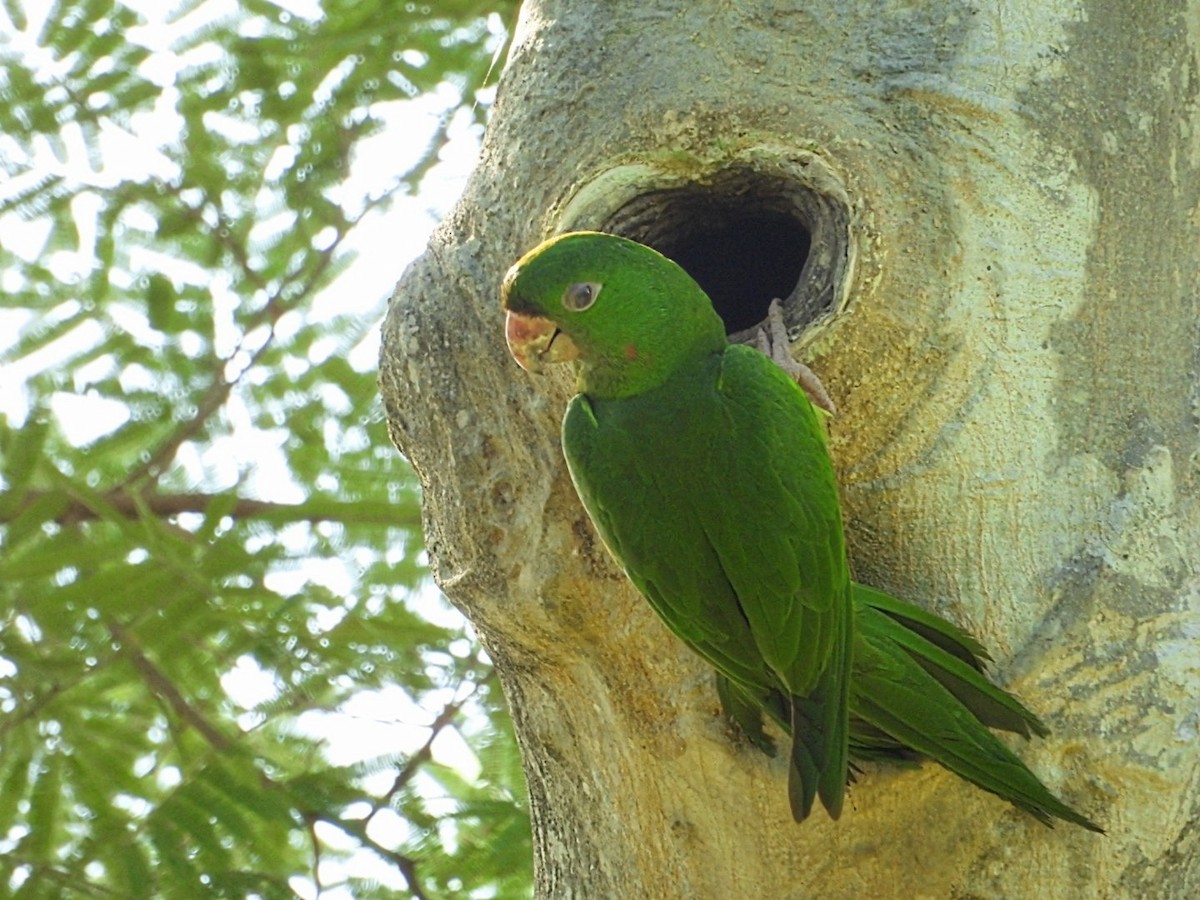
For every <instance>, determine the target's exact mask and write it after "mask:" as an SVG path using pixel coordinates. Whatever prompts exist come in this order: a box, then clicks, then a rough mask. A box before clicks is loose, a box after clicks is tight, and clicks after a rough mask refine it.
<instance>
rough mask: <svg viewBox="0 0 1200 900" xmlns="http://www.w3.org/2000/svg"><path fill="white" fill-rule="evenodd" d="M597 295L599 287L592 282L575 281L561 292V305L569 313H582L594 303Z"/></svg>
mask: <svg viewBox="0 0 1200 900" xmlns="http://www.w3.org/2000/svg"><path fill="white" fill-rule="evenodd" d="M599 293H600V285H598V284H596V283H595V282H594V281H577V282H575V283H574V284H571V285H568V286H567V289H566V290H565V291H563V296H562V305H563V306H565V307H566V308H567V309H569V310H570V311H571V312H583V311H584V310H585V309H587V308H588V307H589V306H591V305H592V304H593V303H595V302H596V297H597V295H599Z"/></svg>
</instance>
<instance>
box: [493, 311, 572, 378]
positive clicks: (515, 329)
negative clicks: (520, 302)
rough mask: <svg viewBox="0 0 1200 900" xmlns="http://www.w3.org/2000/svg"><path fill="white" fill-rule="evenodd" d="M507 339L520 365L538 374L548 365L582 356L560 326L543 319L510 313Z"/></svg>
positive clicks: (507, 318)
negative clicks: (560, 329) (559, 328)
mask: <svg viewBox="0 0 1200 900" xmlns="http://www.w3.org/2000/svg"><path fill="white" fill-rule="evenodd" d="M504 339H505V340H506V341H508V352H509V353H511V354H512V356H513V359H515V360H516V361H517V365H518V366H520V367H521V368H522V369H524V370H525V371H526V372H533V373H535V374H537V373H539V372H541V371H542V369H543V367H544V366H545V365H546V364H549V363H560V362H569V361H570V360H572V359H576V358H577V357H578V356H579V349H578V348H577V347H576V346H575V343H574V342H573V341H572V340H571V339H570V338H569V337H567V336H566V334H564V333H563V332H561V331H559V330H558V326H557V325H555V324H554V323H553V322H551V321H550V320H549V319H543V318H542V317H541V316H529V315H525V314H524V313H517V312H512V311H511V310H510V311H509V313H508V315H507V317H506V318H505V320H504Z"/></svg>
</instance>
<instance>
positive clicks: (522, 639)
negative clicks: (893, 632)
mask: <svg viewBox="0 0 1200 900" xmlns="http://www.w3.org/2000/svg"><path fill="white" fill-rule="evenodd" d="M1198 43H1200V3H1197V2H1195V0H1192V2H1184V0H1175V2H1169V0H1141V2H1139V3H1137V4H1131V3H1129V2H1124V0H1058V2H1045V0H997V2H995V3H991V4H984V5H978V4H971V3H966V2H953V0H941V2H928V3H907V2H899V0H874V2H848V0H842V2H838V0H824V2H807V3H800V2H794V3H793V2H779V0H742V2H737V3H733V2H719V0H705V2H697V0H652V2H644V0H611V2H605V3H594V2H583V0H575V2H569V0H528V2H527V3H526V6H525V9H524V10H523V12H522V16H521V21H520V23H519V26H518V34H517V37H516V41H515V44H514V48H513V51H512V56H511V60H510V62H509V65H508V68H507V70H506V72H505V75H504V78H503V81H502V85H501V90H500V97H499V100H498V103H497V105H496V110H495V117H494V120H493V122H492V125H491V127H490V129H489V132H488V136H487V139H486V141H485V146H484V152H483V158H482V161H481V164H480V166H479V169H478V171H477V172H476V174H475V176H474V177H473V179H472V181H471V183H470V185H469V187H468V189H467V192H466V195H465V197H464V198H463V200H462V202H461V203H460V204H459V205H458V207H457V208H456V209H455V211H454V212H453V214H452V215H451V216H450V217H449V218H448V220H447V221H446V222H445V223H444V224H443V225H442V226H441V228H440V229H439V230H438V232H437V234H436V235H435V237H434V238H433V240H432V243H431V245H430V247H429V249H428V251H427V252H426V254H425V255H424V256H423V257H422V258H421V259H420V260H418V261H417V262H416V263H415V264H414V265H413V267H412V268H411V269H410V270H409V271H408V273H407V274H406V275H405V277H404V279H403V281H402V282H401V284H400V286H399V288H398V289H397V293H396V297H395V301H394V303H393V305H392V308H391V311H390V313H389V316H388V319H387V323H386V326H385V334H384V350H383V357H382V384H383V393H384V397H385V400H386V404H387V410H388V417H389V422H390V425H391V429H392V434H393V436H394V439H395V441H396V443H397V444H398V445H399V447H400V448H401V450H402V451H403V452H404V453H405V454H406V455H407V456H408V458H409V459H410V460H411V461H412V463H413V465H414V466H415V467H416V469H417V471H418V472H419V474H420V477H421V480H422V483H423V485H424V489H425V513H426V528H427V541H428V546H429V551H430V555H431V559H432V561H433V565H434V569H435V573H436V575H437V578H438V581H439V583H440V584H441V585H442V587H443V588H444V590H445V591H446V593H447V594H448V595H449V597H450V598H451V599H452V600H453V601H454V602H456V603H457V604H458V605H460V606H461V607H462V609H464V610H465V611H466V613H467V615H468V616H470V618H471V619H472V620H473V621H474V622H475V623H476V625H477V626H478V629H479V633H480V635H481V637H482V639H483V641H484V643H485V644H486V646H487V648H488V650H489V651H490V652H491V654H492V656H493V658H494V659H495V662H496V666H497V669H498V671H499V673H500V676H501V679H502V681H503V683H504V686H505V689H506V691H507V694H508V697H509V700H510V702H511V705H512V710H513V715H514V718H515V721H516V724H517V729H518V735H519V738H520V741H521V745H522V748H523V752H524V755H525V762H526V768H527V772H528V776H529V784H530V793H531V800H532V808H533V817H534V824H535V829H536V837H535V844H536V848H537V849H536V853H537V859H536V866H537V883H538V888H539V891H540V894H541V895H542V896H546V897H561V896H579V897H804V896H821V897H857V896H895V897H945V896H958V897H968V896H969V897H1019V896H1025V897H1033V896H1037V897H1072V898H1074V897H1110V896H1141V897H1167V896H1194V895H1197V894H1200V837H1198V836H1200V830H1197V829H1196V828H1195V826H1194V824H1193V822H1194V821H1195V820H1196V819H1197V817H1198V816H1200V790H1198V785H1197V780H1198V773H1200V765H1198V763H1200V739H1198V731H1200V699H1198V698H1200V573H1198V565H1197V560H1198V557H1200V550H1198V549H1197V548H1198V547H1200V503H1198V501H1197V493H1198V492H1197V487H1198V481H1200V440H1198V417H1200V389H1198V377H1197V368H1198V350H1197V348H1198V346H1200V326H1198V305H1200V304H1198V300H1197V297H1198V287H1200V285H1198V275H1197V273H1198V271H1200V240H1198V238H1200V208H1198V206H1197V201H1198V195H1200V176H1198V169H1200V113H1198V108H1197V102H1196V98H1197V89H1198V86H1200V81H1198V67H1197V59H1198V49H1197V47H1198ZM580 227H591V228H603V229H607V230H614V231H618V232H620V233H623V234H627V235H629V236H632V237H635V238H640V239H642V240H645V241H647V242H648V243H651V244H653V245H655V246H658V247H659V248H660V249H662V250H664V251H665V252H668V253H669V254H671V255H674V256H676V257H677V258H679V259H680V261H681V262H683V263H684V264H685V265H687V266H688V267H689V268H692V269H693V270H694V274H695V273H699V274H698V277H701V276H702V280H707V283H708V285H709V286H710V287H711V289H712V291H713V293H714V294H715V295H716V300H717V302H718V307H719V309H720V310H721V312H722V313H723V315H724V316H725V317H726V320H727V322H728V323H729V324H730V327H731V329H733V330H736V329H737V328H741V327H745V325H746V324H749V323H752V322H753V321H755V319H756V318H757V317H759V316H761V314H762V311H763V309H765V306H766V302H767V301H768V300H769V299H770V295H772V294H779V295H788V294H789V293H790V296H788V299H787V302H786V304H785V306H786V310H785V315H786V318H787V321H788V324H789V326H790V327H791V330H792V336H793V337H794V338H796V340H797V342H796V345H795V347H794V350H795V352H796V353H797V355H798V356H800V357H803V358H804V359H806V360H807V361H808V362H809V363H810V364H811V365H812V366H813V367H814V368H815V369H816V371H817V372H818V373H819V374H820V375H821V376H822V378H823V380H824V382H825V385H826V386H827V387H828V388H829V389H830V392H831V393H832V395H833V398H834V400H835V401H836V403H837V405H838V407H839V414H838V416H837V417H836V418H835V419H834V420H833V422H832V425H831V446H832V452H833V456H834V458H835V462H836V465H837V468H838V470H839V474H840V477H841V483H842V487H843V496H844V504H845V509H846V515H847V523H848V533H849V540H850V546H851V553H852V562H853V565H854V567H855V569H856V573H857V576H858V577H859V578H860V580H863V581H866V582H868V583H871V584H876V585H879V586H881V587H884V588H887V589H891V590H893V591H894V592H896V593H898V594H899V595H901V596H904V597H907V598H910V599H913V600H916V601H918V602H920V603H923V604H925V605H926V606H928V607H929V608H932V609H935V610H937V611H938V612H940V613H942V614H945V615H947V616H949V617H950V618H952V619H954V620H956V621H958V622H960V623H961V624H963V625H965V626H967V627H969V628H970V629H971V630H972V631H973V632H975V633H976V634H977V635H978V636H979V637H980V638H981V639H982V640H983V642H984V643H985V644H986V645H987V646H988V647H989V648H990V649H991V650H992V652H993V655H994V656H995V657H996V659H997V672H998V673H999V677H1000V679H1001V681H1002V682H1003V683H1005V684H1007V686H1009V687H1010V688H1011V689H1013V690H1015V691H1016V692H1017V693H1018V694H1019V695H1020V696H1021V697H1022V698H1023V699H1025V700H1026V701H1027V702H1028V703H1029V704H1030V705H1031V706H1032V707H1033V708H1034V709H1035V710H1038V711H1039V712H1040V713H1042V714H1043V715H1044V716H1045V718H1046V719H1047V721H1048V723H1049V724H1050V726H1051V728H1052V729H1053V735H1052V737H1051V738H1050V739H1048V740H1044V741H1037V742H1034V743H1031V744H1028V745H1025V746H1021V747H1019V748H1018V749H1019V752H1020V753H1021V754H1022V756H1023V757H1024V758H1025V759H1026V760H1027V761H1028V762H1029V763H1030V764H1031V766H1032V767H1033V768H1034V769H1035V770H1036V771H1037V772H1038V773H1039V774H1040V775H1042V776H1043V778H1044V779H1045V780H1046V781H1047V782H1048V783H1049V784H1050V785H1052V786H1053V787H1054V788H1055V789H1056V790H1057V791H1059V792H1060V793H1061V794H1062V795H1063V796H1064V797H1065V798H1066V799H1067V800H1068V801H1069V802H1071V803H1073V804H1075V805H1077V806H1078V807H1079V808H1080V809H1081V810H1083V811H1084V812H1086V813H1087V814H1088V815H1090V816H1092V817H1094V818H1096V819H1098V820H1099V821H1100V822H1102V823H1104V824H1105V825H1106V826H1107V828H1108V829H1109V831H1110V834H1109V836H1107V837H1099V836H1096V835H1092V834H1087V833H1084V832H1083V831H1081V830H1077V829H1072V828H1070V827H1066V826H1060V827H1058V828H1057V829H1055V830H1049V829H1046V828H1044V827H1042V826H1041V825H1039V824H1038V823H1037V822H1035V821H1034V820H1033V819H1032V818H1030V817H1029V816H1025V815H1022V814H1020V813H1019V812H1017V811H1015V810H1014V809H1012V808H1011V807H1009V806H1008V805H1006V804H1005V803H1003V802H1001V801H999V800H997V799H995V798H993V797H992V796H990V795H987V794H984V793H982V792H980V791H978V790H975V789H974V788H972V787H970V786H968V785H966V784H964V783H962V782H960V781H959V780H957V779H956V778H954V777H953V776H951V775H949V774H947V773H945V772H943V771H941V770H940V769H938V768H937V767H934V766H929V765H927V766H925V767H922V768H920V769H915V770H898V769H895V768H880V767H875V766H871V767H868V768H867V770H866V772H865V773H864V774H863V775H862V776H861V777H860V778H859V779H858V781H857V782H856V783H855V785H854V786H853V788H852V790H851V794H850V798H849V803H848V808H847V810H846V812H845V813H844V814H843V816H842V819H841V821H839V822H836V823H835V822H830V821H828V820H827V819H825V818H824V817H823V814H816V815H814V817H813V819H812V820H811V821H809V822H808V823H806V824H804V825H803V826H797V825H794V824H793V823H792V822H791V821H790V819H789V817H788V812H787V802H786V795H785V789H784V784H785V772H784V766H783V762H782V757H781V758H780V759H776V760H769V759H767V758H765V757H764V756H762V755H761V754H760V753H758V752H757V751H756V750H754V749H753V748H751V747H748V746H746V745H744V744H743V743H740V742H739V741H738V740H737V738H736V737H735V736H733V735H731V733H730V731H729V729H728V728H727V726H726V724H725V723H724V722H723V721H722V719H721V717H720V716H719V714H718V709H717V705H716V701H715V698H714V694H713V692H712V686H711V680H710V675H709V673H708V672H707V671H706V670H705V667H704V666H703V665H702V664H700V663H699V662H698V661H697V660H696V659H694V658H692V657H691V656H690V655H689V654H688V653H687V651H686V650H684V649H683V648H682V647H681V646H680V645H679V643H678V642H677V641H675V640H674V639H673V638H672V636H671V635H670V634H669V633H668V632H667V631H666V630H665V628H663V627H662V626H661V625H660V624H659V623H658V621H657V620H656V619H655V618H654V616H653V614H652V613H651V611H650V610H649V608H648V607H647V606H646V605H645V604H644V603H643V602H642V601H641V600H640V599H639V598H638V597H637V596H636V594H635V593H634V591H633V590H632V589H631V588H630V587H629V586H628V584H627V583H626V582H625V581H624V579H623V577H622V575H621V573H620V572H619V570H618V569H617V568H616V567H615V566H614V565H613V563H612V562H611V561H610V560H609V559H608V558H607V556H606V554H605V552H604V550H603V548H602V547H601V546H600V545H599V543H598V542H597V540H596V538H595V536H594V534H593V531H592V529H591V526H590V525H589V523H588V521H587V519H586V517H585V515H584V513H583V511H582V509H581V508H580V506H579V504H578V502H577V501H576V499H575V496H574V494H573V492H572V489H571V485H570V483H569V481H568V478H567V475H566V472H565V469H564V466H563V463H562V460H561V456H560V452H559V448H558V424H559V419H560V416H561V414H562V411H563V406H564V403H565V401H566V399H567V397H568V396H569V393H570V384H569V377H568V375H567V373H565V372H564V373H563V374H562V375H561V376H560V377H558V378H553V377H552V378H550V379H540V380H535V379H532V378H530V377H528V376H526V375H525V374H523V373H522V372H520V371H519V370H518V369H517V368H516V366H515V365H513V364H512V362H511V360H510V359H509V358H508V356H507V354H506V351H505V347H504V341H503V337H502V315H501V312H500V310H499V307H498V287H499V284H500V280H501V277H502V275H503V273H504V271H505V269H506V268H507V267H508V265H509V264H510V263H511V262H512V261H513V260H514V259H516V257H517V256H518V255H519V254H520V253H521V252H523V251H524V250H526V249H528V248H529V247H531V246H532V245H534V244H536V243H537V242H538V241H540V240H541V239H543V238H545V237H547V236H549V235H550V234H552V233H555V232H558V231H562V230H567V229H574V228H580ZM793 288H794V290H793Z"/></svg>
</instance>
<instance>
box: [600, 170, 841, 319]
mask: <svg viewBox="0 0 1200 900" xmlns="http://www.w3.org/2000/svg"><path fill="white" fill-rule="evenodd" d="M846 221H847V213H846V208H845V206H844V205H843V204H842V203H840V202H838V201H836V200H835V199H834V198H832V197H829V196H826V195H825V194H822V193H819V192H817V191H815V190H813V189H812V188H811V187H809V186H808V185H805V184H799V183H797V182H796V181H794V180H793V179H790V178H786V177H782V176H780V175H777V174H770V173H763V172H759V171H755V170H754V169H752V168H749V167H737V168H730V169H725V170H723V171H721V172H719V173H717V174H715V175H713V176H712V177H711V178H709V179H707V180H705V181H704V182H693V183H691V184H686V185H683V186H680V187H671V188H663V189H658V190H650V191H647V192H645V193H643V194H640V195H639V196H637V197H635V198H634V199H632V200H630V201H629V202H627V203H625V204H624V205H623V206H621V207H620V208H619V209H618V210H616V212H614V213H613V214H612V215H611V216H610V217H609V218H608V221H607V222H606V223H605V224H604V226H603V228H602V230H604V231H610V232H613V233H615V234H619V235H622V236H624V237H628V238H631V239H633V240H635V241H639V242H641V243H643V244H647V245H649V246H651V247H653V248H654V249H655V250H657V251H659V252H660V253H662V254H663V255H664V256H667V257H669V258H671V259H673V260H675V262H677V263H679V265H681V266H683V268H684V269H686V270H687V272H688V274H690V275H691V276H692V277H693V278H695V279H696V281H697V282H698V283H699V284H700V286H701V287H702V288H704V291H705V293H707V294H708V296H709V297H710V298H711V299H712V302H713V306H714V307H715V308H716V310H717V313H718V314H719V315H720V316H721V318H722V319H723V320H724V321H725V330H726V332H728V333H731V334H732V333H734V332H737V331H742V330H744V329H747V328H751V327H753V326H755V325H757V324H758V323H759V322H761V321H763V319H765V318H766V315H767V307H768V306H769V305H770V303H771V301H772V300H773V299H775V298H779V299H780V300H782V301H783V304H784V321H785V322H786V323H787V325H788V327H789V330H790V331H794V332H796V331H800V330H803V328H804V327H806V326H808V325H810V324H812V323H813V322H814V321H816V320H817V319H819V318H821V317H822V316H824V315H826V314H828V313H829V312H831V311H832V310H833V307H834V305H835V298H837V297H838V296H840V290H839V288H840V281H841V279H842V277H843V276H844V274H845V270H846V266H845V264H844V263H845V259H846V253H847V247H846V244H847V229H846Z"/></svg>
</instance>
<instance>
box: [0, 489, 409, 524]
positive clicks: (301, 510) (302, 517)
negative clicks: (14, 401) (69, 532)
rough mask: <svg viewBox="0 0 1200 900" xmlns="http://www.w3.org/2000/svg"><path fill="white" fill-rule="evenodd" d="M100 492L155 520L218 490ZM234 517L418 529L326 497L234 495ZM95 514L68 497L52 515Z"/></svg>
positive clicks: (369, 504)
mask: <svg viewBox="0 0 1200 900" xmlns="http://www.w3.org/2000/svg"><path fill="white" fill-rule="evenodd" d="M52 493H57V492H51V491H37V490H34V491H27V492H26V493H25V495H24V496H23V497H22V498H21V500H20V501H19V502H18V504H17V505H16V506H15V507H13V508H12V509H3V510H0V524H4V523H6V522H11V521H13V520H14V519H16V518H17V517H18V516H20V515H21V514H22V513H23V512H25V510H26V509H28V508H29V507H31V506H33V505H34V504H35V503H37V502H39V501H40V500H42V499H43V498H45V497H46V496H48V495H50V494H52ZM101 496H102V499H103V500H104V502H105V503H106V504H107V505H108V506H109V507H110V508H112V509H113V510H115V511H116V512H118V513H120V514H121V515H122V516H125V517H127V518H130V519H136V518H138V516H139V506H141V507H142V508H145V509H149V510H150V511H151V512H153V513H154V514H155V515H156V516H158V517H159V518H163V519H165V518H168V517H170V516H177V515H179V514H180V513H187V512H195V513H203V512H206V511H207V510H208V508H209V506H210V505H211V504H212V503H214V502H216V501H219V500H221V499H224V498H223V497H222V496H221V495H220V494H202V493H196V494H160V493H157V492H148V493H145V494H142V495H140V496H139V495H136V494H134V493H132V492H130V491H127V490H121V489H117V490H113V491H109V492H108V493H105V494H103V495H101ZM229 515H230V516H232V517H233V518H235V519H262V520H264V521H268V522H276V523H288V522H339V523H343V524H353V525H394V526H396V527H400V528H419V527H420V525H421V521H420V517H419V516H417V515H414V514H412V513H407V514H403V515H401V514H398V513H397V512H396V508H395V507H394V506H390V505H388V504H381V503H379V502H378V501H365V502H357V501H352V500H350V501H346V500H330V499H326V498H324V497H322V498H318V499H315V500H313V499H309V500H306V501H304V502H303V503H275V502H272V501H270V500H253V499H250V498H249V497H238V498H237V499H236V500H235V501H234V503H233V506H232V507H230V509H229ZM99 518H101V516H100V513H99V512H98V511H97V510H96V509H94V508H93V507H92V506H90V505H88V504H87V503H85V502H83V501H82V500H79V499H76V498H68V500H67V505H66V508H65V509H63V510H62V512H60V513H58V515H56V516H55V517H54V521H55V522H57V523H58V524H60V525H77V524H79V523H80V522H90V521H94V520H96V519H99Z"/></svg>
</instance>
